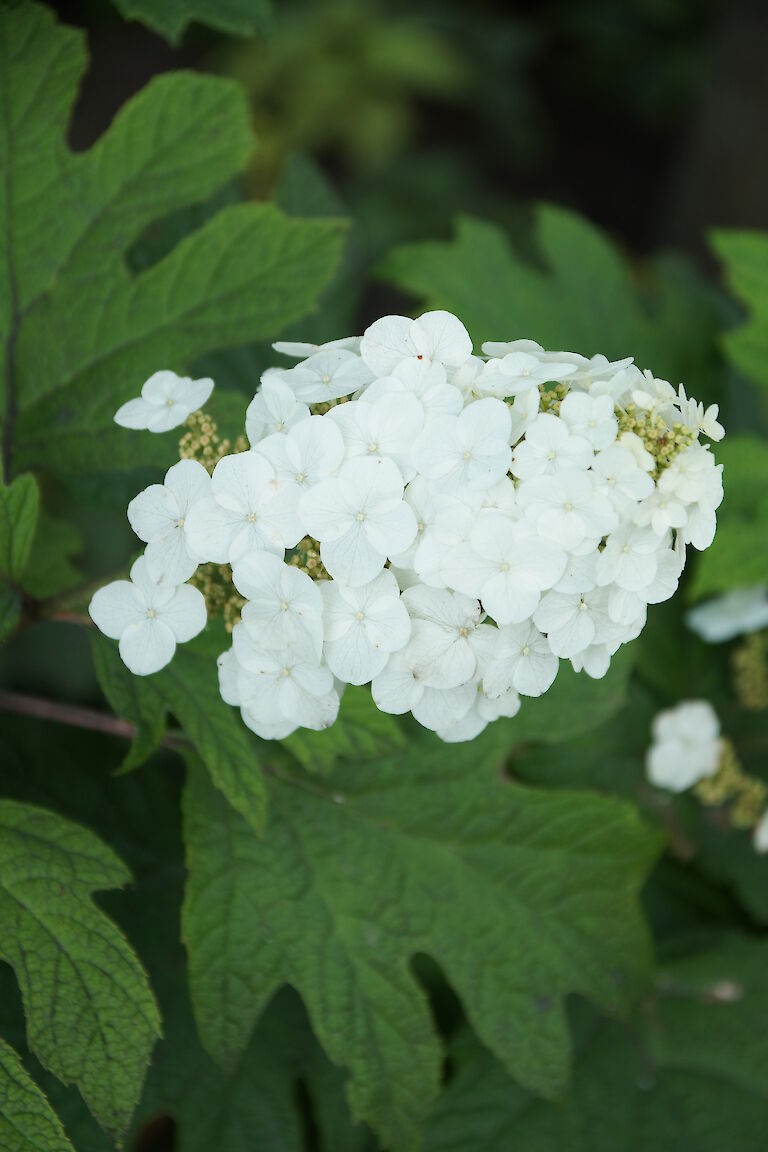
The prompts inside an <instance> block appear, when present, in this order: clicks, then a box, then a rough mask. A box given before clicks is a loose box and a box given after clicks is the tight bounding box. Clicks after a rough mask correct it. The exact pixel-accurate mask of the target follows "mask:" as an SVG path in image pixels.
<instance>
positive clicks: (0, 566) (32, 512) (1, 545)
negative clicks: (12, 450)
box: [0, 475, 40, 584]
mask: <svg viewBox="0 0 768 1152" xmlns="http://www.w3.org/2000/svg"><path fill="white" fill-rule="evenodd" d="M39 505H40V493H39V491H38V488H37V482H36V481H35V478H34V476H29V475H27V476H18V477H17V478H16V480H14V481H13V483H12V484H9V485H5V484H3V483H2V482H0V577H2V578H3V579H5V580H9V581H10V582H11V583H14V584H17V583H19V582H20V581H21V578H22V577H23V575H24V573H25V571H26V568H27V564H28V563H29V554H30V552H31V550H32V541H33V540H34V537H35V529H36V527H37V517H38V511H39Z"/></svg>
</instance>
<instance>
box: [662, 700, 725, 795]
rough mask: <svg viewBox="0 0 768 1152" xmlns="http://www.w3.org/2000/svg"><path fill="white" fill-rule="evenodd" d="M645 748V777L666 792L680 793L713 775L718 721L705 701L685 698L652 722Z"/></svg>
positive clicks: (717, 754) (719, 745)
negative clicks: (648, 740)
mask: <svg viewBox="0 0 768 1152" xmlns="http://www.w3.org/2000/svg"><path fill="white" fill-rule="evenodd" d="M652 732H653V743H652V744H651V747H650V748H649V750H648V755H647V758H646V770H647V773H648V779H649V780H650V781H651V783H652V784H655V785H656V786H657V787H658V788H666V790H667V791H668V792H684V791H685V790H686V789H687V788H691V787H693V785H694V784H696V783H697V782H698V781H699V780H703V779H704V778H705V777H707V776H714V774H715V772H716V771H717V769H718V766H719V764H720V757H721V753H722V742H721V740H720V721H719V720H718V718H717V714H716V713H715V710H714V708H713V707H712V705H711V704H710V703H708V702H707V701H706V700H686V701H683V702H682V703H680V704H678V705H676V706H675V707H674V708H670V709H668V710H666V711H664V712H659V714H658V715H657V716H656V717H655V719H654V721H653V729H652Z"/></svg>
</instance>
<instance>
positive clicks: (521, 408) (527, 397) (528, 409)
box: [509, 388, 541, 444]
mask: <svg viewBox="0 0 768 1152" xmlns="http://www.w3.org/2000/svg"><path fill="white" fill-rule="evenodd" d="M540 404H541V395H540V393H539V390H538V388H529V389H528V391H527V392H518V394H517V396H515V399H514V400H513V402H512V407H511V408H510V409H509V417H510V431H509V442H510V444H517V442H518V440H519V439H520V437H521V436H524V435H525V433H526V432H527V431H528V429H529V428H530V426H531V424H533V422H534V420H535V419H536V417H537V416H538V414H539V406H540Z"/></svg>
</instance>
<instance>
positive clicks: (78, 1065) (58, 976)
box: [0, 800, 160, 1135]
mask: <svg viewBox="0 0 768 1152" xmlns="http://www.w3.org/2000/svg"><path fill="white" fill-rule="evenodd" d="M0 832H2V835H0V956H1V957H2V958H3V959H4V960H6V961H7V962H8V963H9V964H10V965H11V966H12V967H13V969H14V971H15V972H16V978H17V980H18V982H19V986H20V988H21V993H22V997H23V1000H24V1009H25V1014H26V1018H27V1036H28V1040H29V1045H30V1047H31V1049H32V1050H33V1051H34V1052H35V1053H36V1055H37V1056H38V1057H39V1058H40V1060H41V1061H42V1063H43V1064H44V1065H45V1066H46V1067H47V1068H49V1069H50V1070H51V1071H52V1072H53V1073H54V1074H55V1075H56V1076H57V1077H58V1078H59V1079H60V1080H63V1081H64V1082H65V1083H75V1084H77V1086H78V1088H79V1089H80V1092H81V1093H82V1095H83V1098H84V1100H85V1101H86V1103H87V1105H88V1107H89V1108H90V1109H91V1111H92V1112H93V1114H94V1115H95V1116H96V1118H97V1119H98V1120H99V1122H100V1123H101V1124H102V1126H103V1127H104V1128H105V1129H106V1130H107V1131H108V1132H110V1133H112V1134H114V1135H119V1134H120V1133H121V1132H123V1131H124V1129H125V1128H126V1126H127V1124H128V1121H129V1120H130V1116H131V1113H132V1111H133V1109H134V1107H135V1105H136V1102H137V1100H138V1097H139V1093H140V1091H141V1083H142V1080H143V1078H144V1073H145V1070H146V1066H147V1063H148V1060H149V1056H150V1052H151V1051H152V1047H153V1045H154V1043H155V1040H156V1039H157V1037H158V1035H159V1033H160V1020H159V1016H158V1012H157V1008H156V1006H155V1002H154V999H153V997H152V993H151V991H150V988H149V984H148V982H147V978H146V975H145V973H144V971H143V969H142V967H141V964H140V963H139V961H138V959H137V958H136V955H135V953H134V952H133V951H132V950H131V948H130V947H129V945H128V944H127V942H126V941H125V939H124V937H123V936H122V935H121V933H120V932H119V931H118V929H117V928H116V927H115V926H114V924H113V923H112V922H111V921H110V920H109V919H108V918H107V917H106V916H105V915H104V913H103V912H101V911H99V909H98V908H97V907H96V905H95V904H94V903H93V901H92V899H91V894H92V893H93V892H94V891H100V890H103V889H105V888H116V887H122V886H123V885H125V884H126V883H127V882H128V881H129V880H130V874H129V872H128V870H127V868H126V867H125V865H124V864H123V863H122V861H121V860H120V859H119V858H118V857H117V856H116V855H115V854H114V852H112V850H111V849H110V848H108V847H107V845H106V844H104V843H102V841H100V840H99V839H98V838H97V837H96V836H94V835H93V833H92V832H89V831H88V830H87V829H86V828H82V827H80V826H78V825H76V824H73V823H71V822H70V821H69V820H65V819H64V818H63V817H61V816H58V815H56V814H55V813H53V812H47V811H45V810H43V809H42V808H35V807H32V806H31V805H27V804H19V803H16V802H15V801H11V800H2V801H0Z"/></svg>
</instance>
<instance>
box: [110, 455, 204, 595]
mask: <svg viewBox="0 0 768 1152" xmlns="http://www.w3.org/2000/svg"><path fill="white" fill-rule="evenodd" d="M210 491H211V478H210V476H209V475H208V473H207V472H206V470H205V468H203V466H202V464H198V462H197V461H196V460H180V461H179V463H178V464H174V465H173V467H172V468H169V469H168V471H167V472H166V474H165V480H164V482H163V483H162V484H150V486H149V488H145V489H144V491H143V492H140V493H139V495H138V496H135V497H134V499H133V500H131V502H130V504H129V505H128V520H129V521H130V525H131V528H133V530H134V532H135V533H136V535H137V536H138V537H139V539H140V540H144V541H145V543H146V545H147V548H146V551H145V553H144V555H145V558H146V561H147V571H148V572H149V575H150V578H151V579H152V580H155V581H156V582H157V583H158V584H169V585H173V586H176V585H177V584H183V583H184V581H185V580H189V578H190V576H192V574H193V573H194V572H195V570H196V569H197V565H198V558H197V556H196V555H194V554H193V553H191V552H190V550H189V547H188V542H187V535H186V518H187V516H188V515H189V511H190V509H191V508H193V507H194V505H195V504H196V503H198V501H200V500H204V499H205V498H206V497H208V496H209V495H210Z"/></svg>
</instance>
